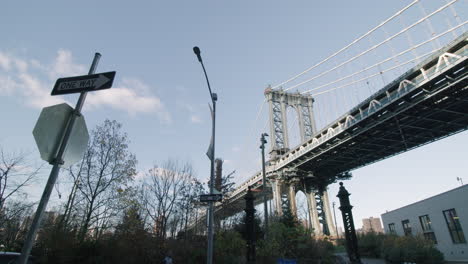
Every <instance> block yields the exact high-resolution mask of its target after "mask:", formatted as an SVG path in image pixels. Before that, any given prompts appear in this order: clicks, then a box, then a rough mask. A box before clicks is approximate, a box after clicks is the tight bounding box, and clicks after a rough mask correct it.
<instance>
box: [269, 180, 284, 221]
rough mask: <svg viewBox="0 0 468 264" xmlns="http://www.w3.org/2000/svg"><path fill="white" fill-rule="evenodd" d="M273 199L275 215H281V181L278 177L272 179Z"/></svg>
mask: <svg viewBox="0 0 468 264" xmlns="http://www.w3.org/2000/svg"><path fill="white" fill-rule="evenodd" d="M271 183H272V190H273V201H274V205H275V214H276V215H277V216H281V215H283V209H282V201H281V193H282V190H281V182H280V181H279V180H278V179H275V180H272V181H271Z"/></svg>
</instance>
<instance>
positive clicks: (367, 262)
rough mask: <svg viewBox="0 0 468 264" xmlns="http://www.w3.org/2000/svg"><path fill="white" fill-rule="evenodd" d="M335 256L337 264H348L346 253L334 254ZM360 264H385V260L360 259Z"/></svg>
mask: <svg viewBox="0 0 468 264" xmlns="http://www.w3.org/2000/svg"><path fill="white" fill-rule="evenodd" d="M335 256H337V257H339V261H340V262H338V263H340V264H348V263H350V262H349V259H348V255H347V254H346V253H335ZM361 262H362V264H386V262H385V260H383V259H373V258H361Z"/></svg>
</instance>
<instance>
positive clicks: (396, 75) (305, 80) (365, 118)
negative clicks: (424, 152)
mask: <svg viewBox="0 0 468 264" xmlns="http://www.w3.org/2000/svg"><path fill="white" fill-rule="evenodd" d="M462 2H463V1H457V0H452V1H420V0H416V1H413V2H412V3H410V4H408V5H407V6H405V7H404V8H403V9H401V10H399V11H398V12H396V13H395V14H393V15H392V16H390V17H388V18H387V19H386V20H385V21H383V22H381V23H380V24H378V25H377V26H376V27H374V28H372V29H371V30H369V31H368V32H366V33H365V34H363V35H361V36H360V37H358V38H357V39H355V40H354V41H352V42H350V43H349V44H348V45H346V46H345V47H343V48H342V49H340V50H338V51H337V52H335V53H333V54H332V55H330V56H328V57H326V58H325V59H323V60H322V61H320V62H318V63H316V64H314V65H313V66H312V67H310V68H308V69H306V70H305V71H303V72H301V73H299V74H297V75H296V76H293V77H292V78H290V79H288V80H286V81H284V82H282V83H280V84H278V85H276V86H269V87H267V88H266V89H265V90H264V94H265V101H264V102H263V105H262V108H261V110H260V111H259V116H260V114H261V111H262V110H263V106H265V105H266V106H267V107H266V108H267V109H268V115H267V117H266V121H267V122H268V126H269V134H270V152H269V154H270V156H269V160H268V161H267V162H266V177H267V182H268V184H267V185H266V186H267V189H266V190H263V189H262V188H263V187H262V186H263V182H262V172H261V170H259V172H257V173H255V174H253V175H252V176H251V177H250V178H249V179H247V180H246V181H245V182H243V183H242V184H240V185H239V186H238V187H237V188H236V189H235V190H234V191H233V192H231V193H229V194H228V195H227V197H225V201H224V202H223V203H224V205H226V204H228V205H229V206H230V208H231V209H232V208H233V210H229V212H226V211H225V210H222V209H221V206H220V204H218V206H217V210H216V213H215V214H217V215H218V217H221V218H226V217H229V216H232V215H233V214H235V213H238V212H241V211H242V210H243V209H244V205H245V201H244V199H243V198H244V197H245V195H246V193H247V190H248V189H249V188H255V189H257V190H260V191H261V192H257V193H256V195H258V196H261V195H263V191H265V192H266V193H267V196H268V199H270V200H271V205H272V210H271V211H272V212H274V214H276V215H281V214H282V212H283V210H284V209H285V208H288V209H290V210H291V212H292V213H293V214H295V215H297V205H296V193H297V192H298V191H302V192H303V193H304V194H305V196H306V201H307V210H308V215H309V222H310V226H311V227H312V228H313V230H314V233H315V235H318V236H321V235H329V236H332V237H334V236H336V235H337V234H336V231H335V230H336V229H335V224H334V223H333V221H332V213H331V210H330V203H329V197H328V192H327V186H328V185H329V184H331V183H333V182H336V181H337V180H340V179H348V178H350V177H351V171H352V170H355V169H357V168H360V167H363V166H366V165H369V164H371V163H374V162H378V161H380V160H383V159H386V158H389V157H392V156H394V155H397V154H400V153H403V152H406V151H409V150H412V149H414V148H417V147H420V146H422V145H425V144H429V143H431V142H434V141H436V140H439V139H442V138H445V137H448V136H451V135H453V134H456V133H459V132H462V131H465V130H466V129H467V128H468V89H467V79H466V78H467V72H466V68H467V56H468V52H467V44H468V39H467V38H468V33H467V32H466V29H465V26H466V23H467V21H466V14H464V13H463V12H466V11H467V10H466V6H464V8H463V3H462ZM304 87H307V88H304ZM290 109H292V113H293V114H292V115H290V114H288V113H290V112H288V111H290ZM258 118H259V117H258V116H257V119H258ZM294 129H296V134H298V138H296V141H297V144H293V143H292V137H291V134H293V133H292V130H294ZM259 169H260V168H259ZM262 201H263V200H262V199H260V198H257V199H256V200H255V202H256V203H257V204H260V203H261V202H262ZM203 222H204V221H200V222H199V223H203Z"/></svg>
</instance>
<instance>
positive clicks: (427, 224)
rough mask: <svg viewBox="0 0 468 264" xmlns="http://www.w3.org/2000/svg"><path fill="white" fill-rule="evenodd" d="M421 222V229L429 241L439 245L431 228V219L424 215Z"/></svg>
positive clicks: (420, 218)
mask: <svg viewBox="0 0 468 264" xmlns="http://www.w3.org/2000/svg"><path fill="white" fill-rule="evenodd" d="M419 222H421V228H422V231H423V233H424V237H425V238H426V239H427V240H431V241H432V242H434V244H437V239H436V236H435V234H434V232H433V231H432V226H431V219H430V218H429V216H428V215H422V216H420V217H419Z"/></svg>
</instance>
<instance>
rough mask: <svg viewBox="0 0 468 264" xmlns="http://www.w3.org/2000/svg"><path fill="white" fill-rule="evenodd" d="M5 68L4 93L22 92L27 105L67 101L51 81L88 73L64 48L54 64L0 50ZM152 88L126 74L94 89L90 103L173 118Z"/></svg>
mask: <svg viewBox="0 0 468 264" xmlns="http://www.w3.org/2000/svg"><path fill="white" fill-rule="evenodd" d="M28 62H29V63H28ZM29 68H33V69H34V70H36V71H34V74H31V73H30V72H29V71H28V70H29ZM2 69H3V71H5V72H4V73H2V72H1V71H0V92H1V94H0V96H21V97H24V98H25V100H24V102H25V103H26V104H27V105H29V106H32V107H37V108H42V107H44V106H48V105H52V104H57V103H62V102H64V101H65V100H64V99H63V97H61V96H50V91H51V89H52V87H51V85H52V82H51V81H54V80H55V79H57V78H60V77H66V76H76V75H83V74H85V73H86V67H85V66H84V65H80V64H76V63H75V62H74V61H73V56H72V53H71V52H70V51H68V50H63V49H61V50H59V51H58V52H57V56H56V58H55V59H54V60H53V62H52V63H50V64H47V63H42V62H40V61H37V60H35V59H30V60H28V61H26V60H23V59H20V58H17V57H15V56H12V55H8V54H5V53H2V52H0V70H2ZM44 77H46V78H44ZM47 77H48V78H50V80H47V79H48V78H47ZM114 85H115V83H114ZM151 90H154V89H151V88H150V87H149V86H148V85H146V84H145V83H143V82H142V81H140V80H137V79H126V78H123V81H122V82H121V83H120V84H119V83H117V85H115V88H111V89H109V90H103V91H99V92H94V93H90V94H89V95H88V99H87V101H86V104H87V106H90V107H91V108H97V107H111V108H113V109H117V110H121V111H124V112H127V113H129V114H131V115H134V114H137V113H155V114H156V115H158V117H159V119H160V120H161V121H162V122H166V123H168V122H170V121H171V116H170V114H169V112H168V111H167V109H166V107H165V106H164V104H163V103H162V102H161V99H160V98H159V97H156V96H154V95H152V94H151Z"/></svg>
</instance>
